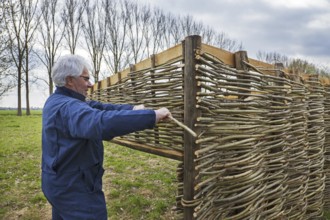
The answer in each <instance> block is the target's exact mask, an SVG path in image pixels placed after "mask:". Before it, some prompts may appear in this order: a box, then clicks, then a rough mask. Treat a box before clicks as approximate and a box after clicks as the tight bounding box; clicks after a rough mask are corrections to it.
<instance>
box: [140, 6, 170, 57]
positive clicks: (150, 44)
mask: <svg viewBox="0 0 330 220" xmlns="http://www.w3.org/2000/svg"><path fill="white" fill-rule="evenodd" d="M165 17H166V16H165V14H164V13H163V11H162V10H160V9H158V8H155V9H154V10H153V11H152V16H151V19H150V24H149V31H146V32H145V34H144V38H145V42H146V50H147V56H148V57H149V56H150V55H151V54H156V53H158V51H159V50H160V48H161V47H162V43H163V41H162V36H163V34H164V33H165V28H166V26H165V24H166V23H165Z"/></svg>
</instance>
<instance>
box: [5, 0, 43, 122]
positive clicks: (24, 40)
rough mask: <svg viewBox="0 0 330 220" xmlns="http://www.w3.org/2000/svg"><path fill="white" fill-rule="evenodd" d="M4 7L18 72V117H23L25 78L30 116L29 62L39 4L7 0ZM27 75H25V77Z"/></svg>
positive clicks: (31, 0) (11, 50) (11, 54)
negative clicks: (23, 81)
mask: <svg viewBox="0 0 330 220" xmlns="http://www.w3.org/2000/svg"><path fill="white" fill-rule="evenodd" d="M3 5H5V6H6V10H4V18H5V19H4V21H5V28H6V30H7V33H8V37H9V47H8V49H9V53H10V56H11V58H12V60H13V63H14V65H15V67H16V70H17V98H18V100H17V102H18V103H17V115H18V116H21V115H22V100H21V99H22V97H21V95H22V93H21V92H22V91H21V87H22V80H23V77H24V76H25V79H24V80H25V89H26V114H27V115H30V101H29V71H30V67H29V62H30V56H29V55H30V53H31V50H32V47H33V41H34V38H33V36H34V33H35V30H36V27H37V23H38V22H37V21H36V20H35V19H36V17H35V13H36V8H37V2H36V1H33V0H5V1H4V2H3ZM23 73H25V75H23Z"/></svg>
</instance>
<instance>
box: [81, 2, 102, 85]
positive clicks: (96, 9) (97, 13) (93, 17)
mask: <svg viewBox="0 0 330 220" xmlns="http://www.w3.org/2000/svg"><path fill="white" fill-rule="evenodd" d="M85 14H86V16H85V17H86V21H85V22H84V25H83V26H82V27H83V31H84V36H85V42H86V46H87V50H88V52H89V55H90V57H91V58H92V61H93V68H94V73H93V74H92V75H93V77H94V80H95V82H97V81H99V80H100V76H99V74H100V69H101V64H102V59H103V51H104V47H105V40H106V37H107V29H106V22H105V11H104V9H103V7H102V6H101V5H100V3H99V0H96V1H91V0H88V1H87V6H86V10H85Z"/></svg>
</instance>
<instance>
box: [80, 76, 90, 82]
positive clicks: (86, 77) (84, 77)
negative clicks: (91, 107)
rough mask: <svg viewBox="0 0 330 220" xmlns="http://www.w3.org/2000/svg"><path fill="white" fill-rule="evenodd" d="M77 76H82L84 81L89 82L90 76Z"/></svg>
mask: <svg viewBox="0 0 330 220" xmlns="http://www.w3.org/2000/svg"><path fill="white" fill-rule="evenodd" d="M79 77H81V78H83V79H84V80H85V81H86V82H89V79H90V78H89V77H88V76H79Z"/></svg>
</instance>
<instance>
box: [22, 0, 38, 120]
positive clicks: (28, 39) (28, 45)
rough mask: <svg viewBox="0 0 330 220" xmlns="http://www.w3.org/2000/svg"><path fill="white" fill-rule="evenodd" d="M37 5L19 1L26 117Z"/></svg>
mask: <svg viewBox="0 0 330 220" xmlns="http://www.w3.org/2000/svg"><path fill="white" fill-rule="evenodd" d="M37 5H38V1H34V0H21V13H22V14H23V19H24V24H25V25H24V26H23V28H24V33H25V35H24V38H23V40H24V47H25V49H24V52H25V56H24V58H25V61H24V63H25V65H24V66H23V70H24V72H25V95H26V97H25V98H26V115H30V114H31V112H30V87H29V77H30V70H31V65H30V63H31V60H32V59H31V57H30V55H31V52H32V50H33V46H34V44H35V39H34V36H35V32H36V30H37V27H38V24H39V17H38V16H37V14H36V13H37Z"/></svg>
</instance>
